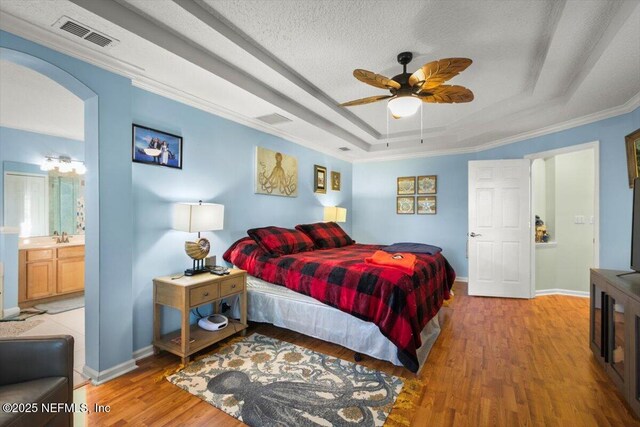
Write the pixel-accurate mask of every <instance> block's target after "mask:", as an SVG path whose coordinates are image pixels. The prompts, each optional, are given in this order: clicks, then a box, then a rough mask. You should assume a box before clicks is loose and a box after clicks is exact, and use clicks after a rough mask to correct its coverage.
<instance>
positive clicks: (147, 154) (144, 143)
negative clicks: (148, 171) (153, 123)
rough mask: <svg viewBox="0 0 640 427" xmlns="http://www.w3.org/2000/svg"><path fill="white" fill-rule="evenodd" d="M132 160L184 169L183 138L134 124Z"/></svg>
mask: <svg viewBox="0 0 640 427" xmlns="http://www.w3.org/2000/svg"><path fill="white" fill-rule="evenodd" d="M132 128H133V138H132V143H131V154H132V160H133V161H134V162H136V163H146V164H148V165H156V166H165V167H168V168H176V169H182V137H181V136H178V135H173V134H170V133H167V132H162V131H159V130H156V129H151V128H148V127H146V126H140V125H136V124H133V126H132Z"/></svg>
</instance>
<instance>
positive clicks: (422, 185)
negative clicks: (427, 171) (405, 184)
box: [418, 175, 438, 194]
mask: <svg viewBox="0 0 640 427" xmlns="http://www.w3.org/2000/svg"><path fill="white" fill-rule="evenodd" d="M437 192H438V176H437V175H422V176H419V177H418V194H436V193H437Z"/></svg>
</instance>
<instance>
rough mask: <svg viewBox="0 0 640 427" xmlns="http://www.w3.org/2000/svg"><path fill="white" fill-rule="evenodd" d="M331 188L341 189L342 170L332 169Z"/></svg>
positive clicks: (334, 189)
mask: <svg viewBox="0 0 640 427" xmlns="http://www.w3.org/2000/svg"><path fill="white" fill-rule="evenodd" d="M331 189H332V190H333V191H340V172H334V171H331Z"/></svg>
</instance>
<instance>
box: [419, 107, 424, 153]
mask: <svg viewBox="0 0 640 427" xmlns="http://www.w3.org/2000/svg"><path fill="white" fill-rule="evenodd" d="M423 107H424V103H422V104H420V144H424V139H423V138H422V129H423V128H424V127H423V126H422V120H423V115H422V108H423Z"/></svg>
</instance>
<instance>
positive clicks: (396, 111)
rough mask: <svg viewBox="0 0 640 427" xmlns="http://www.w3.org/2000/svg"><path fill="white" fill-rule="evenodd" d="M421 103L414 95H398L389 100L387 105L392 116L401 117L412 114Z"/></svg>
mask: <svg viewBox="0 0 640 427" xmlns="http://www.w3.org/2000/svg"><path fill="white" fill-rule="evenodd" d="M421 103H422V101H421V100H420V99H419V98H416V97H415V96H411V95H409V96H399V97H397V98H393V99H392V100H391V101H389V103H388V104H387V107H388V108H389V111H391V114H392V115H393V116H395V117H400V118H402V117H409V116H412V115H414V114H415V113H416V112H417V111H418V108H420V104H421Z"/></svg>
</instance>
